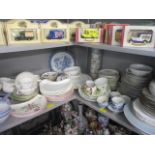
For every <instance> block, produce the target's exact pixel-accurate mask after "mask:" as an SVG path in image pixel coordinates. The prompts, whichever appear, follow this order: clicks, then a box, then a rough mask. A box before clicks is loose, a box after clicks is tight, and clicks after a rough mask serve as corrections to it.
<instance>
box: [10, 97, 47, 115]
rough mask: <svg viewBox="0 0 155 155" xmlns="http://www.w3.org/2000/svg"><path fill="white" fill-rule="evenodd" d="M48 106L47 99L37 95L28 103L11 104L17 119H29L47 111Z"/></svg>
mask: <svg viewBox="0 0 155 155" xmlns="http://www.w3.org/2000/svg"><path fill="white" fill-rule="evenodd" d="M46 106H47V101H46V98H45V97H44V96H42V95H37V96H36V97H34V98H33V99H31V100H29V101H27V102H23V103H19V104H11V109H12V112H11V114H12V115H13V116H15V117H27V116H31V115H33V114H35V113H37V112H39V111H41V110H43V109H45V108H46Z"/></svg>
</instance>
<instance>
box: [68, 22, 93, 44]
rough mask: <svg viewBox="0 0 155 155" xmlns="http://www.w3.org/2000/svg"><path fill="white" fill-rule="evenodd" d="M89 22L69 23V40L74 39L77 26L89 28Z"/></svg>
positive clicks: (72, 40)
mask: <svg viewBox="0 0 155 155" xmlns="http://www.w3.org/2000/svg"><path fill="white" fill-rule="evenodd" d="M89 27H90V25H89V24H85V23H83V22H81V21H75V22H72V23H70V24H69V33H70V41H71V42H74V41H75V40H76V38H75V36H76V29H77V28H89Z"/></svg>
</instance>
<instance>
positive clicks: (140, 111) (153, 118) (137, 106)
mask: <svg viewBox="0 0 155 155" xmlns="http://www.w3.org/2000/svg"><path fill="white" fill-rule="evenodd" d="M133 110H134V113H135V115H136V116H137V117H138V118H139V119H140V120H141V121H143V122H145V123H146V124H149V125H151V126H154V127H155V115H154V114H153V115H151V114H149V113H148V112H147V111H146V110H145V109H144V107H143V105H142V104H141V102H140V101H139V99H136V100H135V101H134V102H133Z"/></svg>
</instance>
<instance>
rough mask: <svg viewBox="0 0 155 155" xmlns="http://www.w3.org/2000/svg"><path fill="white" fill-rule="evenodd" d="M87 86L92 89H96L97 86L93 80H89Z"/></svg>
mask: <svg viewBox="0 0 155 155" xmlns="http://www.w3.org/2000/svg"><path fill="white" fill-rule="evenodd" d="M86 85H87V86H88V87H90V88H91V87H94V86H95V83H94V81H92V80H87V81H86Z"/></svg>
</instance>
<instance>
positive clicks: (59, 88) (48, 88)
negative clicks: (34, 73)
mask: <svg viewBox="0 0 155 155" xmlns="http://www.w3.org/2000/svg"><path fill="white" fill-rule="evenodd" d="M39 86H40V92H41V93H42V94H43V95H45V96H52V95H62V94H65V93H66V92H68V91H69V90H71V89H72V88H73V85H72V82H71V80H70V79H65V80H62V81H50V80H47V79H45V80H42V81H41V82H40V84H39Z"/></svg>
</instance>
